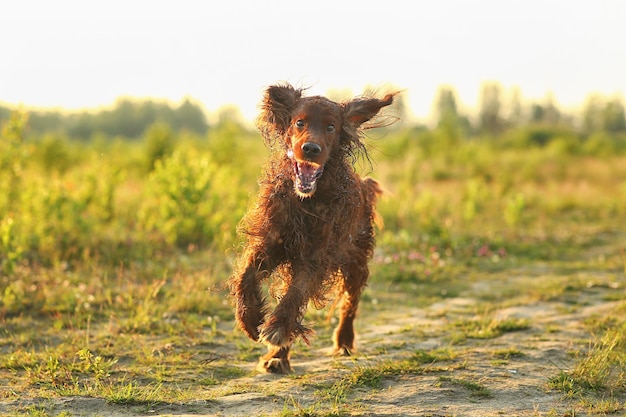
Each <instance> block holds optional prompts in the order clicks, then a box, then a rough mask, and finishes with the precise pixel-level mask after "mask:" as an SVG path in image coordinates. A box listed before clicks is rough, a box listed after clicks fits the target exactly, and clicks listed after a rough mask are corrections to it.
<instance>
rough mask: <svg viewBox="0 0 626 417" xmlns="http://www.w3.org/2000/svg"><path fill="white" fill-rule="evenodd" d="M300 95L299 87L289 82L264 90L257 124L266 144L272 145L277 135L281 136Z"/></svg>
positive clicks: (286, 127)
mask: <svg viewBox="0 0 626 417" xmlns="http://www.w3.org/2000/svg"><path fill="white" fill-rule="evenodd" d="M301 96H302V90H301V89H295V88H293V87H292V86H291V85H290V84H286V83H285V84H278V85H273V86H270V87H268V89H267V90H265V95H264V96H263V101H261V106H260V107H261V114H260V115H259V117H258V119H257V126H258V128H259V130H260V131H261V134H262V135H263V138H264V139H265V142H266V143H267V144H268V145H270V146H271V145H272V143H273V142H274V141H275V139H276V137H277V136H283V135H284V134H285V133H286V132H287V129H288V128H289V124H290V123H291V111H292V110H293V108H294V107H295V105H296V103H297V102H298V100H299V99H300V97H301Z"/></svg>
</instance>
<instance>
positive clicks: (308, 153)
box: [302, 142, 322, 158]
mask: <svg viewBox="0 0 626 417" xmlns="http://www.w3.org/2000/svg"><path fill="white" fill-rule="evenodd" d="M302 152H303V153H304V156H305V157H306V158H315V157H316V156H317V155H319V154H320V153H322V147H321V146H320V145H318V144H317V143H313V142H305V143H304V144H303V145H302Z"/></svg>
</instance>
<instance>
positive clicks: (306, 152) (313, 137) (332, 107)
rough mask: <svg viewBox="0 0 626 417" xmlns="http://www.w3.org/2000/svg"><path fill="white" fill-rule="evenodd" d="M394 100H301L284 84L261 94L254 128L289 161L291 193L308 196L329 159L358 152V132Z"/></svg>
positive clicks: (305, 98)
mask: <svg viewBox="0 0 626 417" xmlns="http://www.w3.org/2000/svg"><path fill="white" fill-rule="evenodd" d="M393 97H394V94H388V95H386V96H385V97H384V98H383V99H377V98H355V99H353V100H351V101H349V102H346V103H336V102H334V101H332V100H329V99H327V98H326V97H321V96H314V97H303V96H302V90H301V89H295V88H294V87H292V86H291V85H289V84H281V85H274V86H271V87H269V88H268V89H267V90H266V92H265V96H264V98H263V102H262V103H261V115H260V116H259V119H258V126H259V129H260V130H261V133H262V134H263V137H264V139H265V141H266V143H267V144H268V145H269V146H270V147H273V146H275V145H276V144H278V148H279V149H281V150H283V151H284V152H285V153H286V155H287V156H288V157H289V158H290V159H291V160H292V161H293V173H294V184H295V192H296V194H298V195H299V196H300V197H302V198H306V197H311V196H312V195H313V194H314V193H315V190H316V187H317V181H318V180H319V179H320V178H321V176H322V175H323V172H324V166H325V165H326V163H327V162H328V160H329V158H331V157H334V156H335V155H338V153H339V152H340V151H342V150H343V151H346V152H347V153H351V151H352V150H353V149H360V148H362V147H363V144H362V142H361V139H360V137H359V128H360V127H361V125H362V124H363V123H365V122H367V121H368V120H370V119H372V118H373V117H374V116H376V114H377V113H378V112H379V111H380V109H381V108H383V107H385V106H388V105H390V104H391V103H392V102H393Z"/></svg>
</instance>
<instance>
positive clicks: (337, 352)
mask: <svg viewBox="0 0 626 417" xmlns="http://www.w3.org/2000/svg"><path fill="white" fill-rule="evenodd" d="M333 356H352V348H349V347H347V346H337V347H335V348H334V349H333Z"/></svg>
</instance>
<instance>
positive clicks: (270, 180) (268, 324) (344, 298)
mask: <svg viewBox="0 0 626 417" xmlns="http://www.w3.org/2000/svg"><path fill="white" fill-rule="evenodd" d="M302 93H303V91H302V90H301V89H296V88H294V87H292V86H291V85H289V84H280V85H274V86H271V87H269V88H268V89H267V90H266V92H265V95H264V98H263V101H262V103H261V114H260V116H259V118H258V120H257V125H258V127H259V130H260V131H261V133H262V135H263V138H264V140H265V142H266V144H267V145H268V147H269V148H270V150H271V151H272V153H271V156H270V159H269V161H268V163H267V165H266V167H265V169H264V171H263V173H262V175H261V178H260V180H259V185H260V190H259V195H258V198H257V201H256V204H255V205H254V206H253V207H252V208H251V209H250V210H249V211H248V213H247V214H246V215H245V217H244V218H243V219H242V221H241V224H240V228H239V232H240V233H241V235H242V236H243V237H244V238H245V243H244V246H243V250H242V252H241V253H240V255H239V257H238V259H237V262H236V265H235V270H234V272H233V276H232V277H231V279H230V288H231V293H232V295H233V297H234V300H235V308H236V320H237V324H238V326H239V327H240V328H241V329H242V330H243V331H244V332H245V333H246V335H247V336H248V337H249V338H250V339H252V340H255V341H260V342H262V343H264V344H265V345H267V347H268V353H267V354H266V355H264V356H262V357H261V359H260V362H259V368H260V369H262V370H264V371H267V372H273V373H287V372H290V371H291V365H290V363H289V351H290V347H291V345H292V343H293V342H294V340H295V339H297V338H298V337H301V338H302V339H303V340H304V341H305V342H308V338H309V337H310V335H311V334H312V330H311V329H309V328H307V327H306V326H304V325H303V324H302V319H303V316H304V313H305V311H306V308H307V306H308V303H309V302H313V303H314V304H315V305H316V306H317V307H321V306H322V305H324V303H325V301H326V299H327V296H328V294H329V291H330V290H331V289H333V288H334V289H337V290H338V294H339V295H340V297H341V308H340V318H339V324H338V325H337V328H336V329H335V332H334V337H333V342H334V348H335V352H336V353H337V354H342V355H349V354H350V352H351V351H352V350H353V349H354V328H353V322H354V319H355V317H356V312H357V307H358V303H359V299H360V296H361V292H362V291H363V288H364V287H365V285H366V283H367V279H368V276H369V269H368V266H367V262H368V260H369V258H371V256H372V253H373V250H374V244H375V242H374V221H375V216H376V214H375V210H374V206H375V203H376V199H377V198H378V197H379V196H380V194H381V189H380V187H379V185H378V183H377V182H376V181H375V180H373V179H371V178H365V179H363V178H361V177H360V176H359V175H358V174H357V173H356V172H355V170H354V167H353V163H354V160H355V158H356V157H358V156H367V154H366V148H365V145H364V143H363V141H362V129H363V126H364V124H365V123H366V122H369V123H368V124H371V123H372V119H373V118H374V117H375V116H376V115H377V114H378V113H379V111H380V110H381V109H382V108H383V107H385V106H388V105H390V104H391V103H392V102H393V98H394V95H395V94H387V95H385V96H384V97H383V98H382V99H378V98H374V97H360V98H355V99H353V100H351V101H348V102H345V103H336V102H334V101H331V100H329V99H327V98H325V97H322V96H312V97H305V96H303V94H302ZM264 280H269V287H270V293H271V294H272V295H273V296H274V297H276V299H277V300H278V303H277V305H276V307H275V308H274V309H273V311H270V310H271V309H270V308H269V306H268V303H267V300H266V298H265V295H264V293H263V291H262V283H263V281H264Z"/></svg>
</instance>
